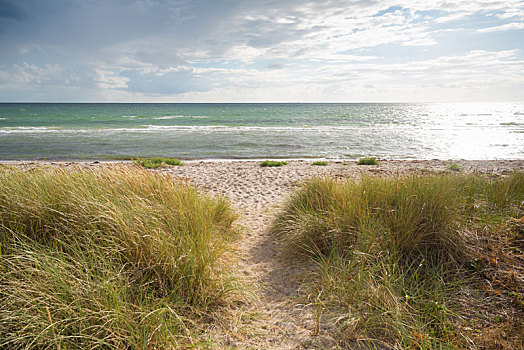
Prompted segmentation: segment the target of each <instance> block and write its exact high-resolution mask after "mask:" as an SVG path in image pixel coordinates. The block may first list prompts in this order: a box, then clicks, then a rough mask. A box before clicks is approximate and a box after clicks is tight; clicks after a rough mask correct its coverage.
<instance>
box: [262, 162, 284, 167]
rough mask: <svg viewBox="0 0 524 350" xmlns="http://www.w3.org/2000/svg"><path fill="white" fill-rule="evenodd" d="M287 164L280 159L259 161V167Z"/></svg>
mask: <svg viewBox="0 0 524 350" xmlns="http://www.w3.org/2000/svg"><path fill="white" fill-rule="evenodd" d="M283 165H287V162H280V161H274V160H265V161H263V162H261V163H260V166H261V167H268V166H269V167H271V166H283Z"/></svg>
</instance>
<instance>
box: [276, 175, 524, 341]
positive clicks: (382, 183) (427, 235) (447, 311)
mask: <svg viewBox="0 0 524 350" xmlns="http://www.w3.org/2000/svg"><path fill="white" fill-rule="evenodd" d="M523 200H524V173H515V174H513V175H511V176H509V177H507V178H504V179H498V180H492V179H486V178H483V177H477V176H458V175H445V176H436V175H432V176H422V177H419V176H412V177H402V178H364V179H362V180H361V181H360V182H351V181H344V180H335V179H330V178H315V179H312V180H310V181H309V182H307V183H306V184H305V185H304V186H303V187H302V188H300V189H299V190H298V191H296V192H294V193H293V194H292V195H291V197H290V198H289V200H288V201H287V202H286V204H285V205H284V207H283V209H282V211H281V212H280V214H279V215H278V216H277V218H276V219H275V221H274V222H273V224H272V232H273V233H274V234H275V235H277V236H278V237H280V239H281V240H282V242H283V245H284V252H285V253H286V254H294V255H296V254H301V255H304V256H305V257H307V259H310V260H311V261H312V263H313V264H314V265H315V266H316V269H315V271H314V272H313V273H312V274H310V276H311V279H310V281H309V284H308V285H307V286H303V287H302V290H304V291H305V295H304V299H306V294H307V298H308V300H309V299H310V296H311V295H315V296H318V297H317V299H318V300H315V305H317V306H318V307H319V308H320V309H319V310H320V311H318V310H317V312H316V314H317V315H319V314H320V312H322V310H324V312H325V313H326V315H324V317H323V319H324V320H325V321H324V322H332V325H333V327H336V328H337V329H339V330H340V333H339V338H340V341H341V342H343V343H344V342H345V343H347V344H348V346H349V345H351V344H353V345H354V342H355V341H359V340H361V339H367V340H366V342H367V343H368V344H367V345H369V346H371V347H373V346H375V345H377V344H382V345H385V346H386V347H388V348H427V349H433V348H464V347H467V346H468V344H470V341H471V339H470V338H469V336H468V335H467V334H466V333H464V332H463V331H462V328H461V327H460V326H458V325H457V322H456V320H458V319H460V318H461V317H464V315H468V314H469V313H471V308H470V307H468V306H463V307H462V308H461V306H460V304H459V303H458V302H457V300H462V299H461V298H462V297H461V295H460V291H461V290H462V289H461V286H462V285H463V284H464V283H466V282H467V281H468V279H471V278H474V277H475V275H471V274H470V275H467V274H466V272H467V269H468V264H469V265H471V261H472V260H471V255H470V253H471V251H472V250H473V249H470V248H469V247H468V245H467V237H468V234H469V232H484V231H485V230H488V229H491V228H494V227H500V225H504V224H503V223H504V222H507V220H508V218H520V217H521V216H522V215H523V214H524V204H523ZM497 225H498V226H497ZM502 227H504V226H502ZM494 230H495V231H494V232H497V231H496V229H494ZM481 280H482V279H481ZM479 302H480V301H479ZM315 310H316V309H315ZM461 315H462V316H461ZM318 318H319V317H318ZM315 322H317V321H315ZM335 324H336V326H335Z"/></svg>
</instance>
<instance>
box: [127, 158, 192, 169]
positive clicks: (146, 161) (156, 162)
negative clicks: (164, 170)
mask: <svg viewBox="0 0 524 350" xmlns="http://www.w3.org/2000/svg"><path fill="white" fill-rule="evenodd" d="M135 163H136V164H138V165H141V166H143V167H144V168H146V169H151V168H158V167H163V166H172V165H183V163H182V161H181V160H180V159H177V158H163V157H156V158H138V159H136V160H135Z"/></svg>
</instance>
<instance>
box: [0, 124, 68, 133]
mask: <svg viewBox="0 0 524 350" xmlns="http://www.w3.org/2000/svg"><path fill="white" fill-rule="evenodd" d="M60 131H61V130H60V129H56V128H49V127H45V126H18V127H7V128H0V134H14V133H46V132H60Z"/></svg>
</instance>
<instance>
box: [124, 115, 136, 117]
mask: <svg viewBox="0 0 524 350" xmlns="http://www.w3.org/2000/svg"><path fill="white" fill-rule="evenodd" d="M136 117H137V116H136V115H123V116H122V118H136Z"/></svg>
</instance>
